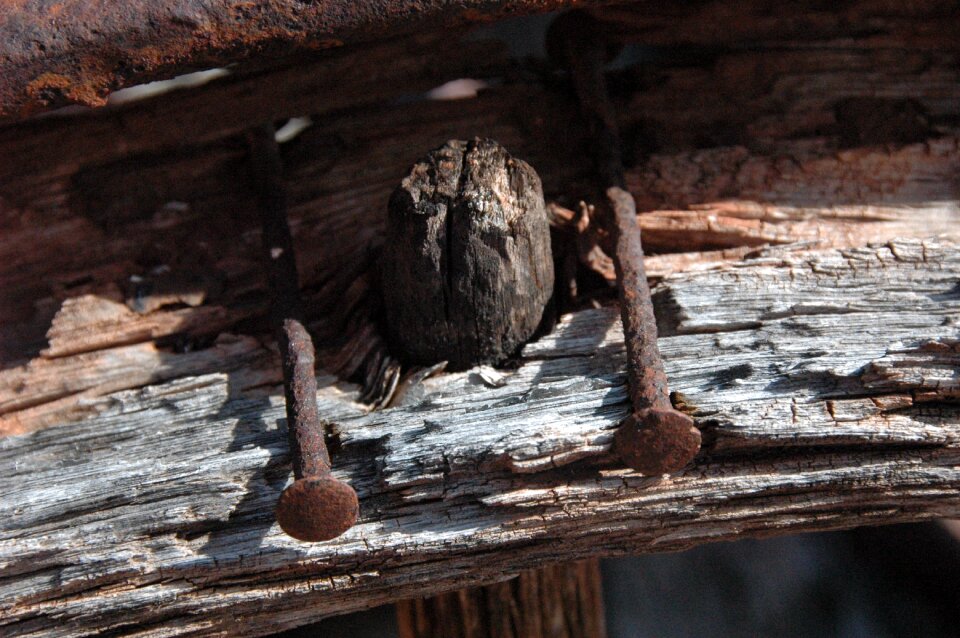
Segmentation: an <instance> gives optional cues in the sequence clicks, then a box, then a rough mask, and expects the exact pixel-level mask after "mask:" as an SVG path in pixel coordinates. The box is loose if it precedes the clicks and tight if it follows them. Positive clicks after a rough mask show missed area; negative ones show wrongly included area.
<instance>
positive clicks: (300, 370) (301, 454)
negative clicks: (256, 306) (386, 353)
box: [247, 125, 359, 541]
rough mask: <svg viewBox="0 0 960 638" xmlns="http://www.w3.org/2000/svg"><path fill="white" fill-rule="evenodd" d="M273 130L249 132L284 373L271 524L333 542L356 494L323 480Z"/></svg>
mask: <svg viewBox="0 0 960 638" xmlns="http://www.w3.org/2000/svg"><path fill="white" fill-rule="evenodd" d="M274 135H275V132H274V128H273V126H272V125H264V126H262V127H259V128H256V129H253V130H250V131H249V132H248V133H247V143H248V145H249V149H250V160H251V165H252V168H253V178H254V179H253V187H254V191H255V192H256V194H257V205H258V209H259V211H260V216H261V222H262V225H263V250H264V253H265V257H266V260H267V264H268V265H267V275H268V282H269V287H270V290H271V294H272V299H271V314H272V319H273V324H274V329H275V330H276V333H277V342H278V344H279V346H280V357H281V361H282V366H283V386H284V394H285V396H286V404H287V428H288V432H289V439H290V452H291V455H292V457H293V476H294V478H295V480H294V482H293V483H292V484H291V485H290V486H289V487H287V489H285V490H284V491H283V493H282V494H281V495H280V501H279V503H278V504H277V522H278V523H280V527H281V528H282V529H283V531H284V532H286V533H287V534H288V535H290V536H292V537H293V538H296V539H298V540H301V541H324V540H329V539H331V538H336V537H337V536H339V535H340V534H342V533H343V532H345V531H346V530H348V529H349V528H350V527H351V526H352V525H353V524H354V523H355V522H356V520H357V515H358V513H359V504H358V501H357V494H356V492H354V491H353V488H352V487H350V486H349V485H348V484H347V483H345V482H343V481H341V480H339V479H337V478H334V476H333V475H332V474H331V472H330V454H329V452H328V451H327V446H326V443H324V440H323V436H324V433H323V426H322V424H321V423H320V417H319V414H318V412H317V379H316V376H315V373H314V348H313V341H312V340H311V339H310V334H309V333H308V332H307V329H306V328H304V326H303V323H302V310H301V305H300V291H299V283H298V279H297V265H296V261H295V259H294V253H293V240H292V239H291V237H290V227H289V225H288V223H287V203H286V191H285V189H284V186H283V175H282V164H281V162H280V152H279V148H278V146H277V142H276V139H275V137H274Z"/></svg>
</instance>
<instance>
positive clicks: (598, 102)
mask: <svg viewBox="0 0 960 638" xmlns="http://www.w3.org/2000/svg"><path fill="white" fill-rule="evenodd" d="M549 37H550V38H551V41H552V42H553V46H552V50H553V51H556V52H560V55H561V56H562V57H561V59H562V61H563V62H564V63H565V64H566V65H567V66H568V68H569V70H570V75H571V78H572V81H573V86H574V90H575V91H576V94H577V98H578V100H579V102H580V109H581V112H582V114H583V116H584V119H585V120H586V122H587V125H588V130H589V132H590V136H591V139H592V140H593V154H594V163H595V166H596V170H597V173H598V176H599V177H600V179H601V180H602V183H603V184H604V187H605V190H604V200H605V202H606V204H607V208H608V209H609V210H608V211H607V212H608V215H607V222H608V228H609V232H610V235H611V238H612V239H613V242H614V244H615V246H616V249H615V252H614V256H613V261H614V266H615V267H616V271H617V291H618V294H619V297H620V318H621V320H622V322H623V334H624V340H625V342H626V349H627V376H628V378H629V383H630V400H631V402H632V404H633V413H632V414H631V415H630V416H628V417H627V418H626V419H625V420H624V421H623V422H622V423H621V424H620V427H619V428H618V429H617V433H616V435H615V439H614V449H615V451H616V453H617V454H618V455H619V456H620V458H621V460H622V461H623V462H624V463H626V464H627V465H628V466H630V467H631V468H633V469H635V470H637V471H639V472H642V473H644V474H647V475H656V474H664V473H669V472H676V471H678V470H680V469H681V468H682V467H683V466H685V465H686V464H687V463H689V462H690V460H691V459H693V457H694V456H695V455H696V454H697V451H698V450H699V449H700V430H698V429H697V428H696V426H695V425H694V423H693V419H691V418H690V417H689V416H688V415H686V414H683V413H682V412H679V411H677V410H676V409H674V407H673V405H672V404H671V402H670V391H669V388H668V384H667V375H666V372H665V371H664V368H663V360H662V359H661V357H660V350H659V349H658V347H657V323H656V318H655V316H654V312H653V301H652V299H651V298H650V288H649V286H648V285H647V274H646V270H645V268H644V265H643V246H642V244H641V241H640V227H639V226H638V225H637V211H636V202H635V201H634V199H633V195H631V194H630V192H629V191H628V190H627V188H626V180H625V178H624V170H623V161H622V159H621V154H620V142H619V134H618V132H617V124H616V118H615V114H614V111H613V106H612V104H611V103H610V100H609V98H608V96H607V89H606V80H605V78H604V76H603V66H604V62H605V58H606V57H607V54H608V45H607V43H606V42H605V41H604V38H603V36H602V33H601V28H600V26H599V25H598V24H597V23H596V21H595V20H593V19H592V18H591V17H590V16H589V15H588V14H584V13H582V12H577V11H573V12H570V13H567V14H564V15H562V16H560V17H559V18H557V20H556V21H555V22H554V25H552V26H551V32H550V35H549Z"/></svg>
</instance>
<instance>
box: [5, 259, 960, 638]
mask: <svg viewBox="0 0 960 638" xmlns="http://www.w3.org/2000/svg"><path fill="white" fill-rule="evenodd" d="M958 281H960V247H958V246H957V245H955V244H952V243H950V242H947V241H937V240H927V241H916V240H904V241H900V242H895V243H889V244H886V245H880V246H874V247H871V248H862V249H847V250H842V251H825V252H811V253H798V252H791V251H790V250H789V249H781V250H780V251H779V252H778V251H770V252H766V253H762V254H760V255H756V256H754V258H752V259H749V260H746V261H743V262H739V263H736V264H734V265H730V266H728V267H724V268H717V269H714V270H709V271H704V272H699V273H687V274H681V275H675V276H672V277H669V278H667V279H666V280H665V281H664V282H663V283H662V284H661V285H660V286H659V287H658V288H657V290H656V299H657V303H658V309H659V311H660V315H661V316H660V319H661V327H662V329H663V333H664V334H663V337H662V338H661V339H660V347H661V350H662V352H663V355H664V359H665V363H666V366H667V372H668V374H669V375H670V379H671V383H672V386H673V387H674V388H675V389H676V390H677V391H678V393H679V395H678V397H677V399H678V402H679V403H680V404H682V405H685V406H687V408H688V409H689V410H691V411H692V413H693V414H694V416H695V417H696V418H697V422H698V425H699V426H700V427H701V428H702V429H703V430H704V432H705V435H706V441H707V443H706V445H705V446H704V450H703V451H702V453H701V454H700V456H699V457H698V458H697V459H696V461H695V463H694V464H693V465H692V466H691V467H690V468H688V470H687V471H685V472H683V473H681V474H679V475H677V476H672V477H643V476H640V475H638V474H636V473H634V472H631V471H629V470H626V469H623V468H622V467H621V466H620V465H618V464H617V462H616V461H615V459H612V458H610V457H609V456H608V455H607V449H608V447H609V444H610V440H611V436H612V428H614V427H615V426H616V424H617V422H618V421H619V419H620V418H621V417H622V416H623V415H625V414H626V413H627V410H628V409H629V406H628V403H627V398H626V392H625V382H626V380H625V377H624V375H623V373H622V371H621V369H622V364H623V356H624V355H623V347H622V337H621V334H620V328H619V323H618V321H617V320H616V317H617V313H616V310H615V309H611V308H603V309H597V310H590V311H585V312H580V313H577V314H574V315H571V316H567V317H565V318H564V320H563V322H562V323H561V325H560V326H558V328H557V329H556V330H555V331H554V332H553V333H552V334H551V335H549V336H547V337H545V338H543V339H541V340H540V341H538V342H536V343H534V344H531V345H529V346H528V347H526V348H525V350H524V354H523V360H522V365H521V366H520V367H519V369H517V370H516V371H513V372H510V373H507V374H506V377H505V380H506V383H505V384H504V385H502V386H501V387H489V386H488V384H487V383H485V382H484V380H483V379H482V377H481V375H479V374H477V372H476V371H466V372H462V373H456V374H448V375H443V376H440V377H436V378H432V379H429V380H427V381H425V382H424V384H423V387H422V388H421V389H420V390H421V392H420V393H417V392H414V393H409V395H408V396H409V399H408V401H409V403H408V404H406V405H403V406H400V407H397V408H393V409H389V410H384V411H379V412H372V413H367V412H365V410H364V409H363V408H362V407H361V406H360V405H359V404H357V403H355V402H354V401H353V399H354V398H355V397H356V394H357V390H356V389H355V388H353V387H351V386H347V385H337V384H335V383H334V380H333V379H332V378H326V379H321V386H323V387H322V389H321V391H320V393H319V399H320V409H321V412H322V414H324V415H325V416H326V417H327V418H328V419H329V420H330V421H331V422H332V423H333V429H334V430H335V432H336V433H337V436H338V438H339V440H340V449H339V450H338V453H337V455H336V459H335V464H336V467H335V473H336V474H338V475H339V476H342V477H344V478H347V479H349V480H350V481H351V483H352V484H353V485H354V486H356V488H357V491H358V493H359V495H360V498H361V520H360V521H359V523H358V525H357V526H356V527H354V528H353V529H351V530H350V531H349V532H348V533H347V534H345V535H344V536H343V537H341V538H340V539H338V540H337V541H333V542H328V543H319V544H314V545H305V544H301V543H297V542H296V541H293V540H292V539H290V538H288V537H286V536H285V535H283V534H282V533H281V532H280V530H279V528H278V527H277V526H276V524H275V523H274V521H273V514H272V507H273V505H274V503H275V502H276V498H277V495H278V494H279V492H280V490H282V488H283V487H284V485H285V484H286V483H287V482H288V481H289V479H290V476H289V475H290V470H289V459H288V458H287V448H286V443H285V437H284V434H283V431H282V430H283V425H282V417H283V403H282V399H281V397H280V396H279V393H276V394H273V395H271V396H268V397H263V398H249V397H248V398H231V385H232V384H233V383H235V381H234V378H233V373H229V372H228V373H225V374H208V375H204V376H200V377H193V378H180V379H175V380H172V381H169V382H166V383H162V384H158V385H152V386H147V387H145V388H143V389H140V390H134V391H124V392H119V393H115V394H113V395H109V396H108V397H106V398H104V399H103V400H104V401H108V404H107V405H105V406H101V414H100V416H98V417H96V418H93V419H89V420H87V421H84V422H80V423H76V424H71V425H66V426H63V427H58V428H51V429H46V430H41V431H38V432H34V433H31V434H27V435H23V436H15V437H7V438H4V439H0V468H2V471H0V475H2V478H0V494H3V498H2V502H0V570H2V576H3V578H2V579H0V633H3V634H4V635H11V636H17V635H78V634H84V633H90V632H93V631H95V630H99V631H105V630H109V631H112V632H115V633H118V634H131V635H149V636H164V635H178V634H179V635H261V634H264V633H268V632H270V631H275V630H278V629H282V628H286V627H292V626H296V625H300V624H304V623H307V622H309V621H312V620H316V619H318V618H320V617H323V616H326V615H330V614H336V613H343V612H346V611H350V610H355V609H362V608H365V607H368V606H371V605H375V604H378V603H381V602H385V601H390V600H396V599H399V598H403V597H409V596H411V595H414V594H416V595H426V594H431V593H436V592H440V591H443V590H449V589H453V588H457V587H462V586H464V585H465V584H467V582H469V583H470V584H477V583H481V582H493V581H497V580H500V579H503V578H506V577H508V576H510V575H512V574H515V573H517V572H518V571H519V570H522V569H524V568H529V567H533V566H537V565H540V564H543V563H545V562H549V561H553V560H559V559H562V560H572V559H577V558H581V557H586V556H592V555H604V554H615V553H624V552H637V551H667V550H676V549H681V548H685V547H689V546H692V545H695V544H698V543H702V542H707V541H712V540H721V539H730V538H735V537H737V536H739V535H743V534H749V535H752V536H757V535H764V534H775V533H785V532H796V531H801V530H812V529H830V528H838V527H848V526H853V525H860V524H871V523H881V522H893V521H907V520H921V519H926V518H932V517H939V516H957V515H960V409H958V406H957V397H958V395H960V387H958V377H957V369H958V359H960V352H958V350H960V348H958V340H957V337H958V325H960V294H958ZM464 579H468V580H464Z"/></svg>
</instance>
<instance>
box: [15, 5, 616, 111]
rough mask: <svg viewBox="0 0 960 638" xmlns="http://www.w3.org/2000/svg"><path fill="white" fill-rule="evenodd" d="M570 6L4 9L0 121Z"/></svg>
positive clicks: (53, 6)
mask: <svg viewBox="0 0 960 638" xmlns="http://www.w3.org/2000/svg"><path fill="white" fill-rule="evenodd" d="M572 4H577V5H581V6H582V5H584V4H598V3H597V2H590V1H589V0H587V2H584V1H580V2H576V1H575V0H369V1H366V2H356V1H354V0H333V1H329V2H315V1H311V0H263V1H258V2H250V1H241V0H162V1H147V0H59V1H54V0H0V117H11V116H13V117H23V116H26V115H29V114H31V113H36V112H38V111H42V110H44V109H49V108H53V107H58V106H63V105H65V104H71V103H79V104H85V105H91V106H96V105H101V104H103V103H104V100H105V96H106V95H107V94H108V93H109V92H110V91H111V90H115V89H117V88H120V87H123V86H127V85H130V84H134V83H138V82H142V81H146V80H152V79H159V78H163V77H171V76H173V75H175V74H177V73H181V72H185V71H190V70H196V69H201V68H209V67H212V66H220V65H224V64H227V63H231V62H238V61H242V60H245V59H251V58H270V57H279V56H282V55H284V54H288V53H291V52H293V51H298V50H299V51H303V50H319V49H324V48H329V47H335V46H339V45H341V44H343V43H345V42H364V41H370V40H374V39H378V38H383V37H385V36H388V35H394V34H400V33H409V32H412V31H414V30H417V29H422V28H430V27H436V26H440V25H448V26H463V25H468V24H471V23H478V22H489V21H493V20H496V19H499V18H502V17H506V16H512V15H521V14H529V13H538V12H546V11H550V10H554V9H559V8H562V7H564V6H567V5H572Z"/></svg>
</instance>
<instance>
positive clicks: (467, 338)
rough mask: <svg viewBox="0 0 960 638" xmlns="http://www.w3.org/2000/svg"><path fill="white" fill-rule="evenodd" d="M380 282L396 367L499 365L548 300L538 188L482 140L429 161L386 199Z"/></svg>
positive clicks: (444, 150) (517, 164)
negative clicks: (400, 363) (398, 364)
mask: <svg viewBox="0 0 960 638" xmlns="http://www.w3.org/2000/svg"><path fill="white" fill-rule="evenodd" d="M381 275H382V276H381V281H382V284H383V296H384V301H385V307H386V314H387V322H388V334H389V336H390V342H391V347H392V348H393V349H394V351H395V352H396V354H397V355H398V356H399V357H400V358H401V359H403V360H404V361H405V362H407V363H411V364H422V365H430V364H433V363H436V362H438V361H447V362H448V366H447V368H448V369H450V370H463V369H466V368H469V367H471V366H473V365H476V364H480V363H492V364H499V363H503V362H504V361H505V360H506V359H508V358H510V357H511V356H512V355H514V354H515V353H516V351H517V350H518V349H519V347H520V346H521V345H523V343H524V342H525V341H527V340H528V339H530V337H531V336H532V335H533V334H534V333H535V332H536V330H537V328H538V327H539V326H540V323H541V320H542V318H543V316H544V311H545V308H546V307H547V304H548V302H549V300H550V299H551V296H552V294H553V277H554V274H553V258H552V254H551V250H550V230H549V224H548V221H547V214H546V206H545V204H544V199H543V188H542V186H541V184H540V178H539V177H538V176H537V174H536V172H535V171H534V170H533V168H531V167H530V165H529V164H527V163H526V162H524V161H522V160H519V159H516V158H513V157H511V156H510V154H509V153H508V152H507V151H506V150H505V149H504V148H503V147H502V146H500V145H499V144H498V143H497V142H495V141H493V140H490V139H480V138H475V139H473V140H471V141H461V140H452V141H449V142H447V143H446V144H444V145H443V146H441V147H440V148H438V149H436V150H434V151H431V152H430V153H428V154H427V156H426V157H424V158H423V159H422V160H420V161H419V162H417V163H416V164H414V166H413V167H412V168H411V170H410V173H409V174H408V175H407V177H405V178H404V179H403V181H402V183H401V184H400V186H399V187H397V189H396V190H395V191H394V193H393V195H392V197H391V198H390V202H389V207H388V220H387V236H386V244H385V248H384V253H383V261H382V269H381Z"/></svg>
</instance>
